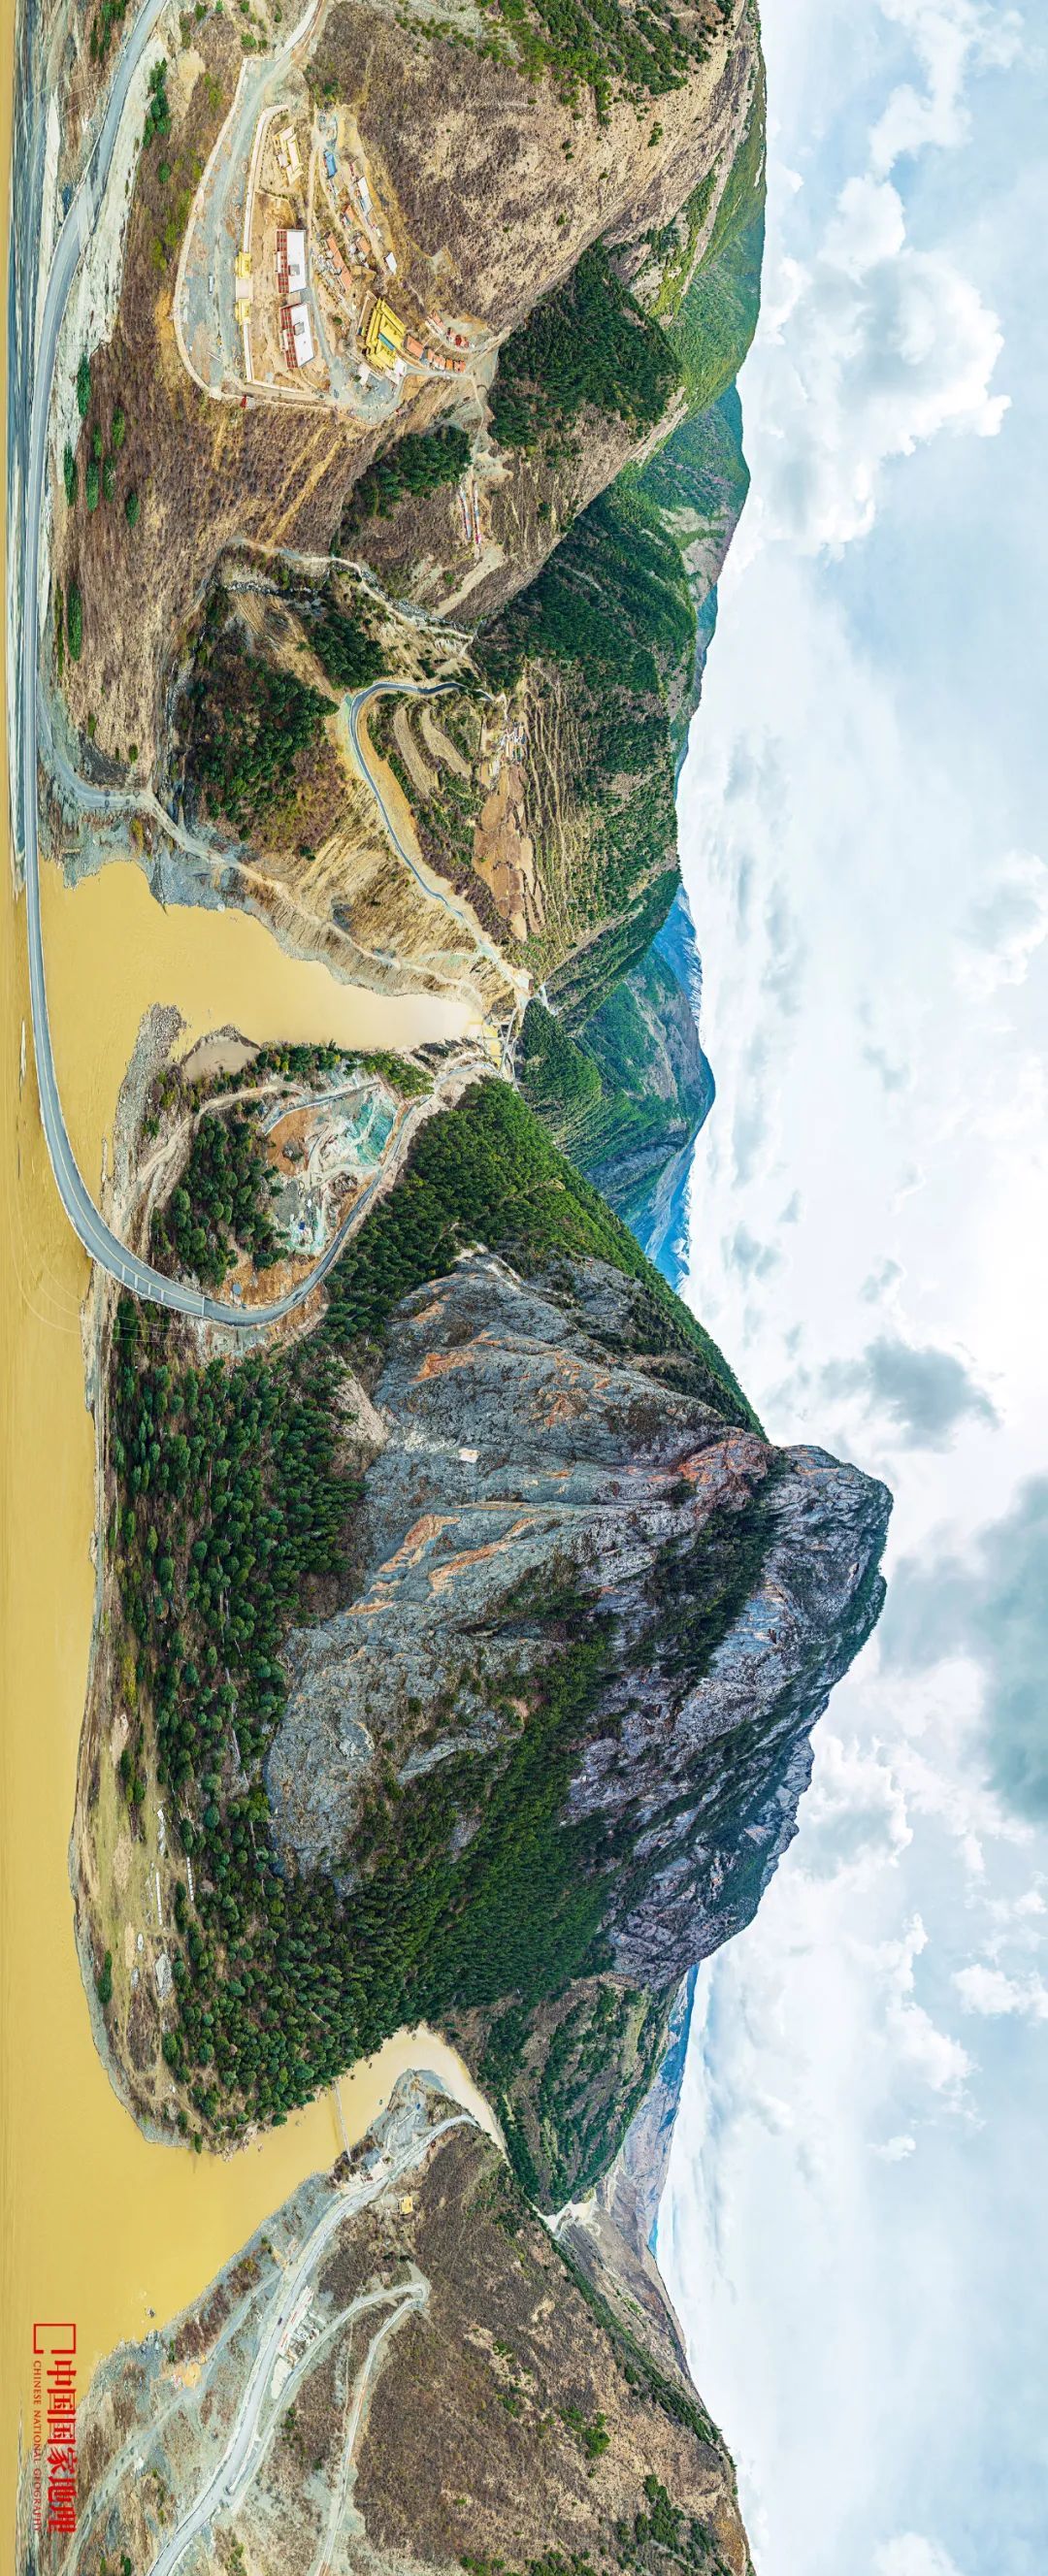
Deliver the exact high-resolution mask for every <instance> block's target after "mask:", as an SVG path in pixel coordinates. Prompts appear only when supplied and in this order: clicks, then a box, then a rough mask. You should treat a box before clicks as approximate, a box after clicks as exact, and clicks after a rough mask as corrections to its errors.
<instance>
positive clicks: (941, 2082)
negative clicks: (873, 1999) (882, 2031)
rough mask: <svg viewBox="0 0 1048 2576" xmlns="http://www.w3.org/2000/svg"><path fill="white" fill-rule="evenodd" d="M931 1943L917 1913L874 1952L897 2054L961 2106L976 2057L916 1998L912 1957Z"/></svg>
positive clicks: (923, 2080) (944, 2097)
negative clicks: (939, 2023)
mask: <svg viewBox="0 0 1048 2576" xmlns="http://www.w3.org/2000/svg"><path fill="white" fill-rule="evenodd" d="M927 1946H928V1935H927V1932H926V1931H925V1928H924V1924H923V1923H922V1921H921V1917H920V1915H919V1914H915V1915H914V1916H913V1917H912V1919H911V1921H910V1923H909V1924H908V1926H907V1928H906V1930H905V1932H904V1933H903V1934H902V1936H901V1938H900V1939H899V1940H898V1941H885V1942H883V1943H882V1944H881V1946H880V1948H879V1950H878V1951H877V1953H876V1954H875V1955H876V1958H877V1961H878V1964H879V1965H880V1967H881V1970H882V1973H883V1977H884V1988H885V2024H886V2028H887V2030H888V2033H889V2036H890V2038H891V2039H893V2040H894V2042H895V2046H896V2050H897V2052H898V2056H899V2058H900V2060H901V2061H902V2063H903V2064H904V2065H906V2066H908V2067H909V2069H910V2071H911V2073H912V2074H914V2075H915V2076H916V2077H917V2078H918V2079H919V2081H920V2082H921V2083H922V2084H927V2085H928V2086H929V2088H930V2090H931V2091H932V2092H933V2093H938V2094H939V2095H940V2096H941V2098H942V2100H943V2101H944V2102H946V2103H948V2104H949V2105H950V2106H951V2107H953V2108H959V2106H960V2102H961V2098H962V2095H963V2092H964V2087H965V2084H966V2083H967V2080H968V2077H969V2076H970V2074H971V2073H972V2061H971V2058H970V2057H969V2055H968V2051H967V2049H966V2048H962V2046H961V2043H960V2040H959V2039H954V2038H953V2037H952V2036H951V2034H950V2032H949V2031H945V2030H940V2029H939V2026H938V2024H937V2023H936V2022H934V2021H933V2020H932V2016H931V2014H930V2013H929V2012H927V2011H926V2009H925V2007H924V2005H923V2004H920V2003H918V2001H917V1994H916V1977H915V1974H914V1962H915V1960H917V1959H918V1958H919V1957H920V1955H921V1952H922V1951H923V1950H925V1949H926V1948H927Z"/></svg>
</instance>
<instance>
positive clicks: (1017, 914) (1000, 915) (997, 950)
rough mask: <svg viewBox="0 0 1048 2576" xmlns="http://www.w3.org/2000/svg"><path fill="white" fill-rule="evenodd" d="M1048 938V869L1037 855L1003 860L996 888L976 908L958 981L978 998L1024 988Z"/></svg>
mask: <svg viewBox="0 0 1048 2576" xmlns="http://www.w3.org/2000/svg"><path fill="white" fill-rule="evenodd" d="M1046 939H1048V868H1046V866H1045V864H1044V860H1043V859H1039V858H1037V857H1035V856H1034V855H1033V853H1032V852H1031V853H1024V852H1016V853H1014V854H1013V855H1012V856H1011V857H1010V858H1007V859H1005V860H1004V861H1003V863H1002V865H1001V867H1000V869H999V870H998V873H997V877H996V880H995V882H994V884H993V885H992V886H991V887H990V888H989V890H988V892H987V893H986V894H984V895H981V896H980V897H979V900H978V902H976V903H975V904H973V905H972V908H971V911H970V913H969V915H968V919H967V921H966V923H965V927H964V935H963V941H962V945H961V952H960V958H959V963H958V981H959V982H960V983H961V984H962V985H964V986H966V987H967V989H968V990H969V991H970V992H973V993H981V994H988V993H995V992H997V991H998V990H999V989H1000V987H1001V986H1002V985H1005V984H1023V983H1025V981H1026V977H1027V975H1028V974H1029V971H1030V964H1031V960H1032V959H1033V957H1034V956H1035V955H1036V953H1037V950H1038V949H1039V948H1041V947H1043V945H1044V942H1045V940H1046Z"/></svg>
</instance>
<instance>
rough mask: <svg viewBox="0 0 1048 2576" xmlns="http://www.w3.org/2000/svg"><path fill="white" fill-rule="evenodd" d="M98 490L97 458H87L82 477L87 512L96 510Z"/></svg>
mask: <svg viewBox="0 0 1048 2576" xmlns="http://www.w3.org/2000/svg"><path fill="white" fill-rule="evenodd" d="M99 489H100V485H99V476H98V462H97V458H95V457H94V456H89V457H88V460H87V472H86V474H85V476H84V494H85V498H86V501H87V506H88V509H89V510H97V508H98V495H99Z"/></svg>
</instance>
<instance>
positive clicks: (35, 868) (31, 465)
mask: <svg viewBox="0 0 1048 2576" xmlns="http://www.w3.org/2000/svg"><path fill="white" fill-rule="evenodd" d="M164 6H165V0H146V5H145V7H144V8H143V9H142V11H141V13H140V15H139V16H138V18H137V19H136V20H135V24H134V26H133V27H132V29H131V32H130V34H129V35H128V37H127V39H126V42H125V44H124V46H123V48H122V51H121V55H120V60H119V63H118V65H117V69H116V73H115V76H114V81H113V87H112V91H111V94H110V98H109V103H108V106H107V109H106V113H105V118H104V121H103V123H102V126H101V128H100V130H99V133H98V135H97V137H96V140H95V143H94V145H93V147H92V151H91V156H90V159H89V161H88V164H87V168H86V170H85V172H84V176H83V178H82V179H81V181H80V184H79V187H78V188H77V191H76V194H75V196H74V198H73V200H72V203H71V205H70V208H69V212H68V214H67V215H66V218H65V221H64V223H63V225H62V229H61V232H60V233H59V236H58V241H57V243H56V246H55V252H54V257H53V260H52V263H51V273H50V276H49V278H48V283H47V296H46V299H45V303H44V312H43V319H42V323H41V326H40V334H39V345H38V348H37V354H36V366H35V375H34V381H33V385H32V403H31V417H30V438H29V460H28V469H27V476H26V494H25V505H26V515H25V553H24V560H23V600H22V611H23V627H22V652H21V668H20V671H19V683H18V700H17V711H18V724H19V737H20V739H19V758H20V764H21V785H22V820H23V841H24V847H23V864H24V871H25V892H26V927H27V936H28V944H29V990H30V999H31V1006H32V1022H33V1046H34V1051H35V1056H36V1074H37V1089H38V1093H39V1099H40V1116H41V1122H42V1125H43V1130H44V1135H45V1138H46V1140H47V1150H48V1153H49V1155H50V1158H51V1167H52V1170H53V1172H54V1176H55V1180H56V1182H57V1185H58V1191H59V1195H60V1197H61V1200H62V1205H63V1207H64V1208H65V1211H66V1215H67V1216H68V1218H69V1221H70V1224H71V1225H72V1226H73V1228H74V1230H75V1232H76V1233H77V1235H78V1236H79V1238H80V1241H81V1243H82V1244H83V1247H84V1250H85V1252H87V1253H88V1254H89V1255H90V1257H91V1259H92V1260H93V1261H97V1262H98V1263H99V1264H100V1266H101V1268H102V1269H103V1270H106V1271H108V1272H109V1274H110V1276H111V1278H113V1279H116V1280H119V1282H120V1283H121V1285H122V1286H123V1287H125V1288H129V1289H131V1290H132V1292H133V1294H134V1295H135V1296H136V1297H141V1298H143V1299H145V1300H147V1301H149V1302H151V1303H152V1304H154V1305H157V1306H166V1307H168V1308H169V1309H170V1310H171V1311H172V1312H173V1313H175V1314H179V1315H196V1316H200V1317H203V1318H204V1319H205V1320H206V1321H208V1322H210V1323H215V1324H229V1325H232V1326H233V1327H234V1329H235V1330H236V1331H238V1332H251V1331H253V1330H254V1329H255V1328H256V1326H258V1325H264V1324H271V1323H276V1322H278V1321H279V1320H280V1319H281V1317H283V1316H285V1315H288V1314H290V1313H291V1312H292V1311H293V1310H294V1309H295V1308H296V1307H298V1306H302V1305H304V1304H305V1301H306V1299H307V1298H308V1297H309V1296H311V1294H312V1292H313V1289H314V1288H315V1287H317V1285H318V1284H319V1282H320V1281H321V1280H322V1279H323V1278H324V1277H325V1276H326V1274H327V1272H328V1271H329V1270H330V1269H331V1267H332V1265H333V1263H334V1262H335V1261H336V1260H337V1258H338V1255H339V1252H340V1251H341V1249H342V1245H343V1242H344V1240H345V1236H346V1234H347V1233H348V1231H349V1230H350V1228H351V1226H352V1225H354V1224H355V1223H356V1222H357V1221H358V1220H359V1217H360V1216H361V1215H362V1213H363V1212H364V1207H365V1205H366V1202H367V1200H368V1199H370V1197H371V1196H372V1194H373V1192H374V1190H375V1189H376V1188H377V1187H378V1186H379V1183H380V1181H381V1179H382V1177H383V1176H382V1175H381V1174H379V1175H377V1176H376V1180H375V1181H374V1182H373V1183H372V1184H371V1186H370V1188H369V1190H368V1191H367V1192H366V1193H365V1196H364V1199H362V1200H358V1201H357V1204H356V1207H355V1208H354V1209H353V1210H352V1211H351V1214H350V1217H349V1218H347V1220H346V1223H345V1225H344V1226H343V1227H342V1228H341V1229H340V1231H339V1233H338V1234H337V1235H336V1236H335V1238H334V1240H333V1241H332V1243H330V1244H329V1246H328V1248H327V1251H326V1252H325V1253H324V1254H323V1256H322V1258H321V1259H320V1260H319V1261H318V1262H317V1264H316V1267H315V1269H313V1270H311V1271H310V1272H309V1274H308V1276H307V1277H306V1278H304V1279H302V1280H300V1281H299V1282H298V1284H297V1286H296V1287H294V1288H292V1289H290V1290H289V1291H288V1294H287V1295H286V1296H285V1297H281V1298H278V1299H276V1300H275V1302H274V1303H273V1304H272V1305H268V1306H255V1307H252V1308H250V1309H247V1310H245V1308H244V1307H243V1306H236V1305H232V1304H229V1303H227V1302H226V1301H225V1300H224V1299H222V1298H220V1297H209V1296H208V1295H207V1294H206V1293H205V1292H204V1290H203V1289H200V1288H194V1287H190V1286H189V1285H188V1284H187V1283H186V1282H184V1281H182V1280H177V1279H168V1278H165V1276H164V1274H163V1272H162V1271H160V1270H154V1269H153V1267H152V1265H151V1263H149V1262H148V1261H143V1260H142V1259H140V1257H139V1256H138V1255H137V1254H136V1253H133V1252H131V1251H129V1250H128V1247H127V1245H126V1244H124V1243H122V1242H121V1241H120V1237H119V1235H116V1234H114V1233H113V1231H112V1228H111V1227H110V1226H108V1225H107V1224H106V1221H105V1218H104V1217H103V1216H102V1215H101V1213H100V1211H99V1209H98V1208H97V1207H96V1206H95V1203H94V1200H93V1198H92V1196H91V1193H90V1190H89V1189H88V1187H87V1184H86V1182H85V1181H84V1179H83V1176H82V1174H81V1172H80V1169H79V1166H78V1164H77V1160H76V1156H75V1154H74V1152H73V1147H72V1144H71V1141H70V1137H69V1132H68V1129H67V1127H66V1123H65V1117H64V1115H63V1110H62V1102H61V1096H60V1093H59V1088H58V1077H57V1074H56V1071H55V1061H54V1053H53V1050H52V1045H51V1024H50V1019H49V1016H48V1007H47V981H46V976H45V972H44V943H43V927H42V921H41V906H40V848H39V817H38V806H37V756H38V743H39V741H40V739H41V733H42V727H41V712H42V699H41V691H40V671H39V661H40V536H41V522H42V517H43V502H44V478H45V474H46V471H47V431H48V421H49V417H50V409H51V394H52V389H53V385H54V374H55V360H56V356H57V350H58V341H59V334H60V332H61V328H62V322H63V318H64V315H65V310H66V305H67V303H68V301H69V294H70V289H71V287H72V283H73V279H74V277H75V274H76V271H77V267H78V265H79V262H80V259H81V257H82V254H83V252H84V250H85V248H86V246H87V244H88V242H89V240H90V238H91V234H92V231H93V229H94V226H95V223H96V221H97V218H98V213H99V209H100V207H101V204H102V200H103V197H104V194H105V187H106V181H107V178H108V175H109V169H110V164H111V162H112V158H113V151H114V147H115V144H116V138H117V133H118V129H119V126H120V120H121V116H122V113H123V109H124V106H125V103H126V100H127V96H128V91H129V89H130V85H131V82H132V79H133V77H134V74H135V72H136V70H137V68H138V65H139V63H140V62H141V59H142V56H143V54H144V52H145V49H146V46H147V45H148V43H149V40H150V37H151V36H152V34H153V31H154V29H155V27H156V24H157V21H158V19H159V18H160V16H161V14H162V11H163V8H164ZM396 686H397V683H396V682H389V681H386V682H380V683H379V684H378V690H374V689H373V690H364V691H360V692H359V693H358V696H357V697H356V698H355V699H351V700H350V701H349V722H350V729H351V733H352V735H353V740H354V747H355V749H356V751H357V756H358V758H359V760H360V762H361V767H362V769H363V772H364V775H365V777H366V778H367V780H368V783H369V785H370V786H371V788H372V790H373V793H374V795H375V798H376V801H377V803H378V805H379V808H380V811H381V813H382V817H383V821H384V823H385V825H386V828H387V830H388V831H389V833H390V836H391V838H392V840H393V841H394V843H395V846H396V848H397V849H398V851H399V852H400V855H401V857H402V858H403V859H404V861H405V863H406V864H407V866H408V867H410V868H411V869H412V870H413V872H414V874H416V875H418V869H417V867H416V866H415V862H414V860H413V859H412V857H411V854H410V852H409V851H407V850H405V849H404V847H403V844H402V843H401V841H400V839H399V836H398V834H397V832H396V829H395V826H394V824H393V821H392V818H391V817H390V815H389V813H388V812H387V809H386V806H385V803H384V800H383V798H382V796H381V793H380V790H379V787H378V783H377V781H376V780H375V778H374V776H373V775H372V773H371V771H370V769H369V767H368V765H367V762H366V760H365V758H364V755H363V753H362V751H361V749H360V744H359V739H358V736H357V730H356V727H357V720H358V716H359V712H360V709H361V704H362V702H366V701H367V699H368V698H369V697H372V696H374V695H376V694H378V693H380V692H381V691H382V690H383V689H389V688H394V689H395V688H396ZM439 689H440V683H437V691H436V693H439ZM45 738H46V737H45ZM77 786H78V788H80V787H82V788H83V790H84V801H85V802H86V803H88V804H90V805H92V806H93V807H94V808H95V809H96V810H101V811H105V810H113V809H119V808H120V807H121V806H124V805H125V804H127V803H131V802H135V803H141V804H146V803H148V804H150V805H151V806H155V804H156V800H155V798H153V799H137V798H135V799H132V798H130V797H126V796H125V795H124V794H122V793H121V792H120V791H117V793H116V794H115V795H112V796H111V795H110V794H109V792H108V791H107V790H104V789H97V788H88V787H87V783H86V781H84V782H80V781H77ZM160 810H161V809H159V808H157V814H158V816H159V813H160ZM163 820H164V823H165V825H167V828H168V829H171V828H172V827H171V825H170V822H169V819H168V817H167V816H164V817H163ZM176 837H178V836H177V834H176ZM428 891H429V892H431V893H432V892H433V891H434V889H433V888H431V887H430V888H429V889H428ZM442 899H443V898H442ZM448 909H449V910H452V911H453V910H454V909H455V907H454V906H453V905H452V904H451V902H450V900H448ZM503 962H504V961H503Z"/></svg>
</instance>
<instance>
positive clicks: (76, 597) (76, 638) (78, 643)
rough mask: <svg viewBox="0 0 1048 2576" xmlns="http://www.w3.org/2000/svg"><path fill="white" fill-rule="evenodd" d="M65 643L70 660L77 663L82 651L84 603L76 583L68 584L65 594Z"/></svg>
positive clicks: (78, 585)
mask: <svg viewBox="0 0 1048 2576" xmlns="http://www.w3.org/2000/svg"><path fill="white" fill-rule="evenodd" d="M66 643H67V644H68V646H69V653H70V659H71V660H72V661H74V662H79V660H80V656H81V653H82V652H83V649H84V603H83V600H82V599H81V596H80V584H79V582H76V581H71V582H70V584H69V588H68V590H67V592H66Z"/></svg>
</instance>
